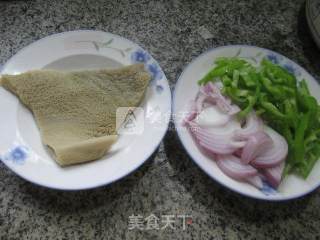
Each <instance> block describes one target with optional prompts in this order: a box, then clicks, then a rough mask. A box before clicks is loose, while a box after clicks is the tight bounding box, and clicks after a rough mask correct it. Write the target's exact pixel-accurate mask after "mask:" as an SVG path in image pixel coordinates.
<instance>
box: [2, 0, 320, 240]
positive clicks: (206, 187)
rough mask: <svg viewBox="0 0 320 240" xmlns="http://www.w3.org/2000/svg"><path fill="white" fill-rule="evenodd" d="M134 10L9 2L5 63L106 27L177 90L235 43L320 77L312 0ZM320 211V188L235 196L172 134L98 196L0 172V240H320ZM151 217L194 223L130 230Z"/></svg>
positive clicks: (137, 6)
mask: <svg viewBox="0 0 320 240" xmlns="http://www.w3.org/2000/svg"><path fill="white" fill-rule="evenodd" d="M131 2H132V3H128V2H127V1H103V0H73V1H71V0H70V1H59V0H52V1H40V0H25V1H22V0H20V1H13V0H7V1H3V0H2V1H0V64H1V63H2V64H3V63H5V62H6V61H7V60H8V59H9V58H10V57H11V56H12V55H13V54H15V53H16V52H17V51H18V50H19V49H21V48H22V47H24V46H26V45H28V44H30V43H32V42H33V41H35V40H37V39H40V38H42V37H44V36H47V35H50V34H53V33H57V32H63V31H68V30H76V29H97V30H103V31H108V32H112V33H116V34H119V35H121V36H124V37H126V38H129V39H131V40H133V41H135V42H137V43H139V44H140V45H141V46H142V47H144V48H145V49H147V50H148V51H150V52H151V53H152V55H153V56H154V57H155V58H156V59H157V60H158V61H159V63H160V64H161V66H162V67H163V69H164V71H165V73H166V75H167V78H168V79H169V80H170V83H171V87H172V89H173V88H174V85H175V82H176V79H177V77H178V76H179V74H180V73H181V71H182V69H183V68H184V66H186V64H187V63H188V62H190V61H191V60H192V59H193V58H194V57H196V56H197V55H199V54H200V53H202V52H203V51H205V50H207V49H209V48H212V47H216V46H221V45H226V44H238V43H242V44H251V45H257V46H261V47H266V48H270V49H273V50H275V51H278V52H280V53H282V54H284V55H286V56H288V57H289V58H291V59H293V60H295V61H296V62H298V63H299V64H301V65H302V66H304V67H305V68H306V69H307V70H308V71H309V72H310V73H312V74H313V75H314V76H320V51H319V50H318V49H317V48H316V46H315V44H314V43H313V41H312V39H311V37H310V35H309V32H308V29H307V25H306V21H305V19H304V9H303V6H304V1H303V0H292V1H288V0H263V1H262V0H261V1H257V0H241V1H240V0H239V1H234V0H224V1H220V0H208V1H191V0H190V1H183V0H175V1H150V2H149V1H131ZM0 134H1V133H0ZM319 204H320V189H318V190H317V191H315V192H314V193H312V194H310V195H309V196H307V197H305V198H303V199H299V200H295V201H291V202H286V203H266V202H259V201H255V200H251V199H247V198H245V197H241V196H239V195H237V194H235V193H232V192H230V191H228V190H226V189H225V188H223V187H221V186H219V185H218V184H217V183H215V182H213V181H212V180H211V179H210V178H209V177H207V176H206V175H205V174H204V173H203V172H202V171H201V170H200V169H199V168H198V167H197V166H196V165H195V164H194V163H193V162H192V161H191V159H190V158H189V157H188V156H187V154H186V153H185V151H184V150H183V148H182V146H181V145H180V143H179V140H178V138H177V135H176V134H175V132H173V131H169V132H168V133H167V135H166V137H165V138H164V140H163V142H162V143H161V145H160V147H159V148H158V149H157V151H156V152H155V154H154V155H153V156H152V157H151V158H150V159H149V160H148V161H147V162H146V163H145V164H144V165H143V166H142V167H141V168H140V169H139V170H138V171H136V172H135V173H133V174H131V175H130V176H128V177H126V178H125V179H123V180H121V181H118V182H116V183H114V184H112V185H111V186H107V187H103V188H99V189H95V190H91V191H82V192H61V191H54V190H49V189H45V188H41V187H38V186H35V185H32V184H31V183H29V182H26V181H24V180H22V179H21V178H19V177H17V176H16V175H15V174H13V173H12V172H11V171H10V170H8V169H7V168H5V167H4V165H3V164H0V239H308V240H309V239H319V238H320V207H319ZM151 214H154V215H155V216H158V217H161V216H165V215H192V223H191V222H190V221H189V222H188V223H189V224H188V225H187V227H186V229H185V230H183V228H182V226H180V225H178V224H177V226H176V229H175V230H173V229H170V228H166V229H163V230H138V229H133V230H129V229H128V228H129V216H131V215H141V216H143V217H148V216H150V215H151ZM176 221H178V220H177V219H176Z"/></svg>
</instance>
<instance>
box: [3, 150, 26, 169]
mask: <svg viewBox="0 0 320 240" xmlns="http://www.w3.org/2000/svg"><path fill="white" fill-rule="evenodd" d="M27 157H28V154H27V148H26V147H23V146H17V147H14V148H13V149H12V150H10V151H9V152H8V153H7V154H6V155H5V157H4V158H3V159H4V160H9V161H12V162H13V163H16V164H19V165H23V164H24V163H25V161H26V159H27Z"/></svg>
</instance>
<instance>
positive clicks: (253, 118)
mask: <svg viewBox="0 0 320 240" xmlns="http://www.w3.org/2000/svg"><path fill="white" fill-rule="evenodd" d="M262 130H263V122H262V120H261V119H260V118H259V117H258V116H257V115H256V114H255V112H254V111H252V112H251V113H249V115H248V116H247V118H246V123H245V126H244V127H243V128H242V129H241V130H236V131H235V139H246V138H248V137H249V136H250V135H251V134H254V133H256V132H258V131H262Z"/></svg>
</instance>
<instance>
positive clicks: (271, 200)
mask: <svg viewBox="0 0 320 240" xmlns="http://www.w3.org/2000/svg"><path fill="white" fill-rule="evenodd" d="M241 47H246V48H253V49H259V50H263V51H264V52H265V51H267V52H270V53H274V54H276V55H278V56H280V57H283V58H284V59H288V60H289V61H291V62H292V63H294V64H295V65H297V66H298V67H299V68H301V69H302V70H304V71H305V72H306V74H307V75H308V77H309V78H312V79H313V80H314V81H315V82H317V83H318V84H319V82H318V81H317V80H316V79H315V78H314V77H313V76H312V75H311V74H310V73H309V72H308V71H307V70H306V69H305V68H304V67H302V66H301V65H300V64H298V63H296V62H295V61H293V60H291V59H290V58H288V57H286V56H284V55H283V54H281V53H278V52H276V51H274V50H271V49H267V48H263V47H258V46H252V45H247V44H231V45H222V46H218V47H212V48H209V49H207V50H206V51H204V52H202V53H201V54H200V55H198V56H197V57H195V58H193V59H192V60H191V61H190V62H189V63H188V64H187V65H186V67H184V68H183V70H182V72H181V73H180V75H179V77H178V80H177V81H176V84H175V87H174V90H173V93H172V104H171V106H172V111H171V112H172V118H173V122H174V125H175V129H176V132H177V135H178V138H179V141H180V143H181V144H182V146H183V148H184V150H185V151H186V152H187V154H188V155H189V157H190V158H191V159H192V161H193V162H194V163H195V164H196V165H197V166H198V167H199V168H200V169H201V170H202V171H203V172H204V173H205V174H206V175H207V176H208V177H209V178H211V179H212V180H214V181H215V182H217V183H218V184H220V185H221V186H223V187H225V188H227V189H228V190H229V191H232V192H235V193H237V194H240V195H242V196H245V197H247V198H251V199H256V200H261V201H267V202H284V201H289V200H293V199H299V198H302V197H305V196H306V195H309V194H310V193H312V192H314V191H315V190H316V189H318V188H319V187H320V181H319V183H318V184H317V185H316V186H314V187H312V188H311V189H310V190H308V191H306V192H304V193H302V194H295V195H292V196H289V197H281V198H273V197H270V196H269V197H262V196H261V197H260V196H256V195H253V194H246V193H243V192H241V191H239V190H237V189H232V188H231V187H229V186H228V185H227V184H225V183H223V182H222V181H220V180H219V178H215V177H212V176H211V175H210V174H209V173H208V172H207V170H205V169H204V168H203V167H201V166H200V164H198V162H197V161H196V160H195V159H194V157H193V156H192V154H191V153H190V151H189V149H188V148H187V146H186V145H185V143H184V142H183V140H182V136H181V133H180V131H181V130H179V127H178V122H177V119H176V118H175V117H174V115H175V113H176V92H177V89H178V87H179V85H180V84H181V82H182V81H181V79H182V77H183V75H184V73H185V72H186V70H187V69H188V68H189V67H191V66H192V65H193V64H194V63H195V62H196V61H197V60H199V59H200V58H202V57H203V56H205V55H207V54H210V53H211V52H214V51H216V50H219V49H224V48H241Z"/></svg>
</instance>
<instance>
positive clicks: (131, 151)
mask: <svg viewBox="0 0 320 240" xmlns="http://www.w3.org/2000/svg"><path fill="white" fill-rule="evenodd" d="M133 63H144V65H145V68H146V69H147V70H148V71H149V72H150V74H151V75H152V80H151V82H150V84H149V87H148V89H147V92H146V95H145V99H144V100H143V102H142V104H141V108H140V111H137V112H134V113H133V114H135V115H134V118H132V119H130V120H131V122H130V124H129V125H130V126H129V125H128V126H129V127H128V129H127V130H128V131H127V134H121V135H120V137H119V139H118V141H117V142H116V143H115V144H114V145H113V147H112V149H111V150H110V152H109V153H108V154H107V155H106V156H105V157H103V158H102V159H100V160H97V161H93V162H89V163H85V164H80V165H75V166H70V167H65V168H61V167H60V166H58V165H57V164H56V162H55V161H54V159H52V157H51V155H50V153H48V151H47V148H46V147H45V146H44V145H43V144H42V142H41V138H40V134H39V130H38V128H37V126H36V124H35V121H34V119H33V116H32V114H31V113H30V111H29V110H27V109H26V108H25V107H24V106H23V105H22V104H21V103H20V102H19V100H18V99H17V98H16V97H15V96H14V95H12V94H11V93H9V92H8V91H6V90H4V89H3V88H1V87H0V98H1V101H0V116H1V120H0V121H1V124H0V133H1V137H0V158H1V160H2V162H3V163H4V164H5V165H6V166H7V167H8V168H10V169H11V170H12V171H14V172H15V173H17V174H18V175H19V176H21V177H23V178H24V179H26V180H29V181H30V182H33V183H36V184H39V185H42V186H46V187H50V188H56V189H64V190H79V189H88V188H93V187H98V186H102V185H105V184H108V183H111V182H113V181H116V180H118V179H120V178H122V177H124V176H126V175H127V174H129V173H131V172H132V171H134V170H135V169H137V168H138V167H139V166H140V165H141V164H142V163H143V162H144V161H146V160H147V159H148V158H149V156H150V155H151V154H152V153H153V152H154V151H155V149H156V148H157V146H158V145H159V143H160V141H161V140H162V138H163V136H164V134H165V132H166V130H167V127H168V123H169V119H170V114H171V92H170V88H169V84H168V81H167V79H166V76H165V74H164V72H163V71H162V69H161V68H160V66H159V65H158V63H157V62H156V61H155V60H154V59H153V58H152V57H151V56H150V55H149V54H148V53H147V52H146V51H145V50H143V49H142V48H140V47H139V46H138V45H137V44H135V43H133V42H131V41H129V40H127V39H124V38H122V37H119V36H117V35H114V34H111V33H106V32H99V31H72V32H65V33H60V34H55V35H52V36H49V37H46V38H43V39H41V40H39V41H36V42H35V43H33V44H31V45H29V46H27V47H26V48H24V49H22V50H21V51H20V52H18V53H17V54H16V55H15V56H13V57H12V58H11V59H10V60H9V61H8V62H7V63H6V64H5V65H4V66H3V69H2V74H5V73H6V74H18V73H22V72H25V71H28V70H32V69H56V70H61V71H69V70H79V69H97V68H116V67H121V66H124V65H130V64H133ZM128 121H129V120H128ZM132 121H134V122H132ZM126 126H127V125H126ZM137 128H139V131H138V130H137ZM129 130H130V131H129ZM135 130H137V131H135Z"/></svg>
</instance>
